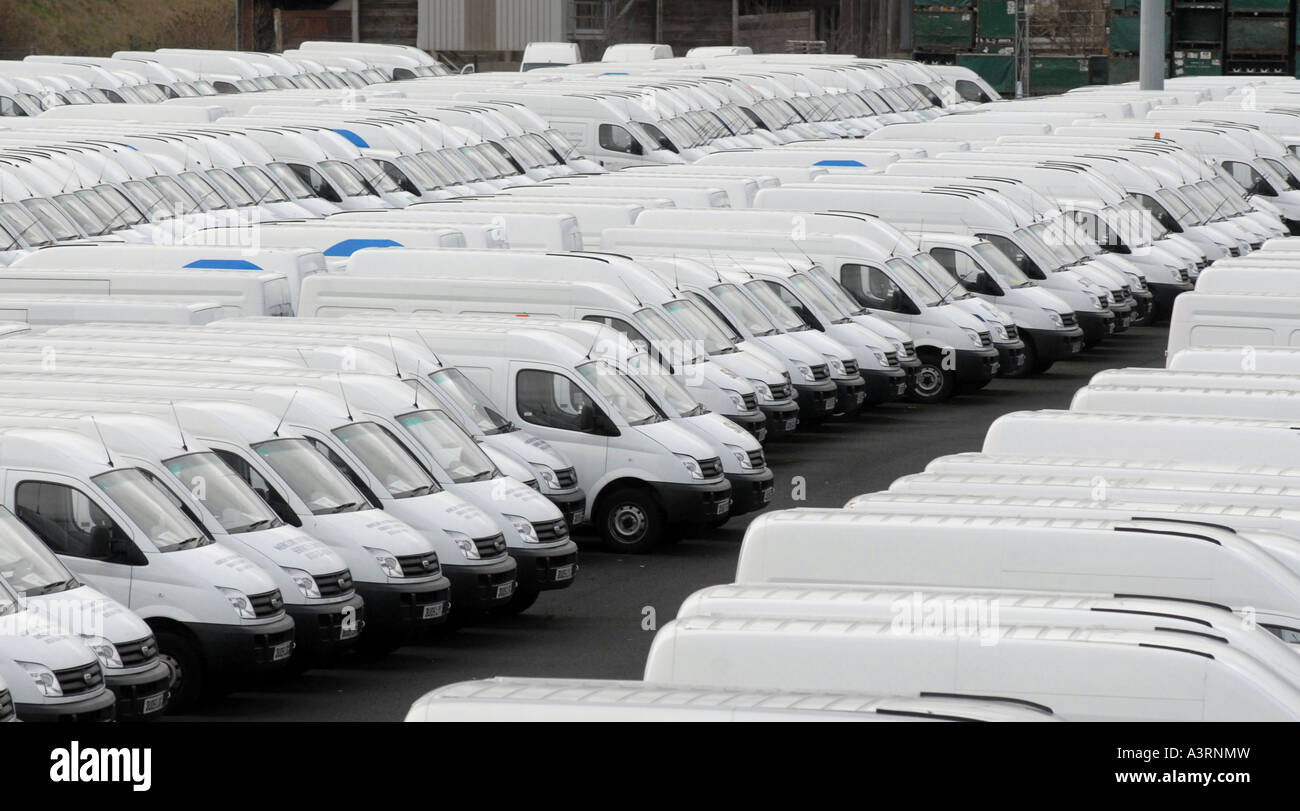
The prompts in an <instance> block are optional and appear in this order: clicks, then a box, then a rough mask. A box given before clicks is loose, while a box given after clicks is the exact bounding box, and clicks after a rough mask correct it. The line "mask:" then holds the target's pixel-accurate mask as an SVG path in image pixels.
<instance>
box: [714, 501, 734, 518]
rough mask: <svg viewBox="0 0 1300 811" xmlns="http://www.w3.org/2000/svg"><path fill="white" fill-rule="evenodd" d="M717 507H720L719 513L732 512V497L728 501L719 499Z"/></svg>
mask: <svg viewBox="0 0 1300 811" xmlns="http://www.w3.org/2000/svg"><path fill="white" fill-rule="evenodd" d="M717 509H718V515H726V514H727V513H729V512H731V499H727V500H726V501H719V502H718V507H717Z"/></svg>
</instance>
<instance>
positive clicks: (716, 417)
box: [682, 413, 763, 462]
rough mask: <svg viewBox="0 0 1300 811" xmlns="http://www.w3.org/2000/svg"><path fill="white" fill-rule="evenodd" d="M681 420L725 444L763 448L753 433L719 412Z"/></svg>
mask: <svg viewBox="0 0 1300 811" xmlns="http://www.w3.org/2000/svg"><path fill="white" fill-rule="evenodd" d="M682 422H684V423H686V424H687V425H689V426H690V427H692V428H694V429H695V430H696V431H698V432H700V433H701V434H703V435H705V436H707V437H708V438H710V439H713V440H715V441H717V442H720V443H724V444H727V445H734V446H736V447H737V448H740V449H741V450H743V451H746V452H749V451H758V450H762V449H763V443H761V442H759V441H758V439H757V438H756V437H755V436H754V435H753V434H751V433H750V432H749V431H746V430H745V429H744V428H741V427H740V426H739V425H737V424H735V423H734V422H732V421H731V420H729V419H727V418H726V417H724V416H722V415H721V414H714V413H708V414H699V415H697V416H694V417H686V418H684V419H683V420H682ZM723 461H724V462H725V461H728V460H723Z"/></svg>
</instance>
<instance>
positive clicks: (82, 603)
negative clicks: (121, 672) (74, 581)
mask: <svg viewBox="0 0 1300 811" xmlns="http://www.w3.org/2000/svg"><path fill="white" fill-rule="evenodd" d="M74 600H75V601H76V602H77V603H79V605H78V606H77V608H78V610H80V611H81V612H82V614H81V615H80V616H76V617H73V616H69V604H70V603H72V602H73V601H74ZM25 603H26V605H27V608H28V612H29V613H30V614H34V615H36V616H38V617H39V618H41V619H43V620H44V621H45V624H46V626H47V627H48V629H49V630H48V632H49V633H52V634H64V635H72V634H75V633H86V634H94V633H96V631H98V635H99V636H102V637H104V638H105V639H107V640H108V641H109V642H112V643H113V644H115V645H119V644H122V643H125V642H134V641H136V640H137V639H144V638H145V637H147V636H149V635H150V634H152V633H153V631H151V630H150V629H149V626H148V625H146V624H145V621H144V620H142V619H140V617H139V616H137V615H136V613H135V612H134V611H131V610H129V609H128V608H127V607H126V606H124V605H122V604H121V603H119V602H118V601H117V600H114V599H113V598H112V597H109V596H108V595H106V594H104V593H103V592H101V591H99V590H98V589H96V588H94V587H92V586H81V587H80V588H75V589H72V590H70V591H63V592H59V593H57V594H42V595H39V596H35V597H27V598H25ZM0 619H2V618H0Z"/></svg>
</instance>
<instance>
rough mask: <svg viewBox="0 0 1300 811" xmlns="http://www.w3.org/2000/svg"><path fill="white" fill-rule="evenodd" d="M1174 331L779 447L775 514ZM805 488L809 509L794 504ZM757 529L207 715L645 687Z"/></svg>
mask: <svg viewBox="0 0 1300 811" xmlns="http://www.w3.org/2000/svg"><path fill="white" fill-rule="evenodd" d="M1165 338H1166V332H1165V330H1164V329H1163V328H1150V327H1148V328H1137V329H1133V330H1130V331H1129V332H1127V333H1124V334H1121V335H1118V336H1114V337H1113V338H1111V339H1110V340H1109V341H1107V342H1106V344H1105V345H1103V346H1101V347H1099V348H1097V349H1095V350H1092V351H1089V352H1086V353H1084V354H1083V355H1081V356H1080V359H1079V360H1075V361H1070V362H1068V363H1058V364H1057V365H1056V366H1055V367H1053V369H1052V370H1051V371H1049V372H1048V373H1047V374H1045V375H1042V376H1040V377H1037V378H1031V379H1028V380H1006V379H997V380H994V381H993V382H992V383H991V384H990V385H989V386H988V387H987V388H986V389H984V390H983V391H981V392H978V393H976V394H973V395H969V396H965V397H959V398H957V399H956V400H955V401H953V402H951V403H949V404H945V405H941V406H926V407H921V406H913V405H908V404H899V405H890V406H886V407H883V408H880V409H877V410H875V411H872V412H870V413H868V414H866V415H864V416H862V417H860V418H859V419H857V420H856V421H855V422H852V423H831V424H828V425H826V426H823V427H821V428H818V429H814V430H811V431H807V432H801V434H799V435H798V436H796V438H795V439H793V440H792V441H788V442H784V443H779V444H775V443H774V444H770V445H769V446H768V448H767V452H768V464H769V465H770V466H771V467H772V469H773V471H774V472H775V474H776V501H775V503H774V505H773V507H774V508H775V509H780V508H786V507H793V506H800V507H838V506H841V505H843V504H844V502H845V501H847V500H848V499H850V498H851V497H853V496H855V495H858V494H859V493H865V492H871V491H874V490H883V489H886V488H887V487H888V486H889V484H890V483H891V482H892V481H894V479H896V478H898V477H899V476H903V475H905V474H908V473H916V472H919V471H921V470H922V469H924V467H925V465H926V464H927V463H928V462H929V461H930V460H931V459H933V458H934V457H936V456H942V455H944V454H949V453H958V452H962V451H977V450H979V448H980V446H981V444H982V443H983V439H984V432H985V430H986V429H987V427H988V426H989V424H990V423H992V422H993V421H994V420H995V419H997V418H998V417H999V416H1001V415H1002V414H1005V413H1007V412H1010V411H1020V410H1027V409H1039V408H1068V407H1069V404H1070V398H1071V397H1072V396H1073V395H1074V392H1075V390H1076V389H1078V388H1079V387H1081V386H1083V385H1085V384H1086V383H1087V382H1088V379H1089V378H1091V377H1092V375H1093V374H1095V373H1097V372H1099V371H1102V370H1104V369H1111V368H1118V367H1123V366H1157V367H1160V366H1164V348H1165ZM795 477H802V478H803V480H804V482H805V486H804V491H805V494H806V500H804V501H801V502H798V503H796V502H794V501H793V500H792V498H791V494H792V490H793V488H794V482H793V479H794V478H795ZM749 518H751V516H745V517H744V518H742V519H738V520H735V521H732V522H731V523H730V524H728V525H727V526H726V527H724V528H723V529H721V530H718V531H716V532H714V533H713V535H712V536H711V537H708V538H701V539H695V540H685V541H682V542H680V543H678V544H676V545H674V546H672V547H670V548H668V549H665V550H663V551H660V552H656V553H655V554H653V555H649V556H642V557H634V556H621V555H611V554H608V553H605V552H603V551H601V549H600V546H599V544H598V543H596V542H595V540H594V538H582V537H580V538H579V539H578V540H579V542H580V544H581V545H582V552H581V560H580V562H581V569H582V570H581V573H580V574H579V576H578V578H577V581H576V582H575V583H574V585H573V586H572V587H571V588H569V589H567V590H565V591H559V592H549V593H546V594H543V595H542V597H541V599H539V600H538V601H537V603H536V605H534V606H533V608H532V609H530V610H529V611H528V612H527V613H526V614H524V615H523V616H520V617H516V618H513V619H509V620H504V621H493V622H491V623H487V624H483V625H476V626H471V627H468V628H464V629H461V630H460V631H458V632H456V633H454V634H449V635H446V636H444V637H442V638H440V639H438V640H436V641H433V642H430V643H428V644H422V645H417V646H411V647H405V648H402V649H401V650H399V651H397V652H396V653H394V654H392V655H390V656H388V657H386V658H383V659H379V660H363V659H356V660H349V661H345V662H343V663H342V664H341V665H340V666H338V667H336V668H332V669H328V670H316V671H311V672H309V673H307V674H305V675H303V676H300V677H298V678H297V679H294V680H292V681H290V682H288V683H286V684H284V685H279V686H272V687H266V688H260V689H258V690H256V691H246V692H241V693H236V694H234V695H231V696H228V697H226V698H225V699H223V700H222V701H221V702H220V703H219V704H217V705H216V706H215V707H213V708H211V709H210V710H207V711H206V712H204V713H202V714H201V715H199V716H191V718H202V719H207V720H231V721H400V720H401V719H402V718H403V717H404V716H405V714H406V711H407V709H408V708H409V707H410V705H411V703H412V702H413V701H414V700H415V699H417V698H419V697H420V696H421V695H423V694H424V693H426V692H428V691H429V690H432V689H433V688H435V687H438V686H440V685H444V684H448V683H450V682H457V681H464V680H466V679H476V678H486V677H491V676H550V677H570V678H605V679H637V678H640V677H641V672H642V667H643V665H644V663H645V655H646V652H647V651H648V650H649V647H650V642H651V639H652V638H653V637H654V632H653V630H649V629H646V628H645V627H643V626H645V625H648V624H649V623H650V620H653V622H654V624H655V626H660V625H663V624H664V623H666V622H668V621H669V620H671V619H672V618H673V616H674V615H675V614H676V613H677V609H678V607H679V606H680V605H681V602H682V600H683V599H685V598H686V597H687V596H688V595H689V594H691V593H692V592H694V591H696V590H698V589H700V588H703V587H705V586H709V585H714V584H718V583H728V582H731V579H732V574H733V572H734V570H735V565H736V557H737V554H738V552H739V550H740V540H741V538H742V536H743V535H744V530H745V526H746V524H747V523H748V520H749Z"/></svg>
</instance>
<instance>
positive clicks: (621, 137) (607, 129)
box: [598, 124, 642, 155]
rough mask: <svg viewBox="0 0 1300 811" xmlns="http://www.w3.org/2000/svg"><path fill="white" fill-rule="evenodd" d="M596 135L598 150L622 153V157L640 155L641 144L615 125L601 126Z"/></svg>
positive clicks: (630, 134)
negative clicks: (598, 143) (598, 142)
mask: <svg viewBox="0 0 1300 811" xmlns="http://www.w3.org/2000/svg"><path fill="white" fill-rule="evenodd" d="M598 135H599V138H600V148H601V149H604V150H606V151H608V152H622V153H623V154H624V155H640V154H641V152H642V150H641V143H640V142H639V141H637V140H636V139H635V138H633V137H632V133H630V132H628V131H627V130H626V129H624V128H623V127H620V126H618V125H617V124H601V125H600V130H599V133H598Z"/></svg>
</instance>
